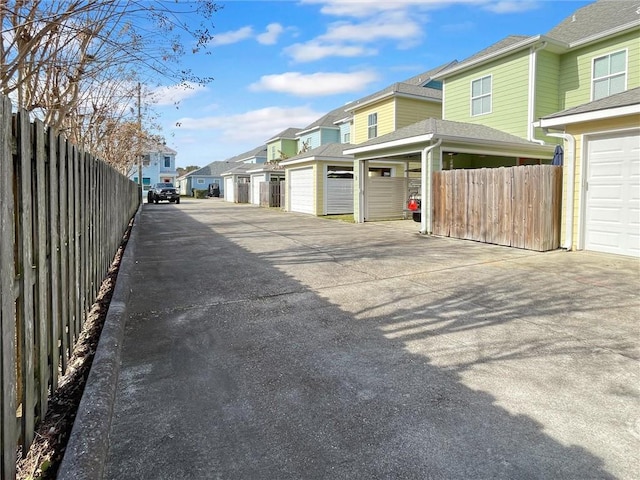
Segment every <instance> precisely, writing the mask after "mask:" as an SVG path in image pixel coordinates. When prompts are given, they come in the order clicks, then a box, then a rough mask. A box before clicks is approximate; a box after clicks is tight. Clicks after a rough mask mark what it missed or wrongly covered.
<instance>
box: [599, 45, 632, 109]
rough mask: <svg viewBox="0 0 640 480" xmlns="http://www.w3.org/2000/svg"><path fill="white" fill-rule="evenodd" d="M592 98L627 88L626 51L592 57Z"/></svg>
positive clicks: (602, 96) (605, 95)
mask: <svg viewBox="0 0 640 480" xmlns="http://www.w3.org/2000/svg"><path fill="white" fill-rule="evenodd" d="M592 82H593V87H592V94H591V97H592V99H593V100H598V99H599V98H604V97H608V96H609V95H613V94H614V93H620V92H624V91H625V89H626V88H627V52H626V50H621V51H619V52H615V53H611V54H609V55H604V56H602V57H598V58H594V59H593V75H592Z"/></svg>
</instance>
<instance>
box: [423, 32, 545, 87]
mask: <svg viewBox="0 0 640 480" xmlns="http://www.w3.org/2000/svg"><path fill="white" fill-rule="evenodd" d="M535 38H537V37H535V36H533V37H531V36H526V35H510V36H508V37H506V38H503V39H502V40H500V41H498V42H496V43H494V44H493V45H490V46H488V47H487V48H485V49H484V50H480V51H479V52H477V53H474V54H473V55H471V56H470V57H467V58H465V59H464V60H462V61H461V62H458V63H456V64H453V65H451V66H450V67H448V68H445V69H444V70H442V71H441V72H440V73H439V74H437V75H436V77H444V76H446V74H447V72H448V71H449V70H453V71H458V70H461V69H464V68H465V67H466V66H468V65H471V64H473V63H474V62H476V61H477V60H480V59H482V58H484V57H487V56H490V55H493V54H495V53H498V52H500V51H502V50H507V49H509V48H511V47H513V46H514V45H517V44H519V43H523V42H525V41H527V40H533V39H535Z"/></svg>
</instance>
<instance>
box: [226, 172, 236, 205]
mask: <svg viewBox="0 0 640 480" xmlns="http://www.w3.org/2000/svg"><path fill="white" fill-rule="evenodd" d="M234 195H235V191H234V188H233V178H231V177H227V178H225V179H224V199H225V200H226V201H227V202H233V201H234V198H233V197H234Z"/></svg>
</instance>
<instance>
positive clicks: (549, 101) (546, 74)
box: [534, 50, 560, 144]
mask: <svg viewBox="0 0 640 480" xmlns="http://www.w3.org/2000/svg"><path fill="white" fill-rule="evenodd" d="M537 55H538V64H537V67H536V93H535V95H536V105H535V110H534V120H539V119H540V118H542V117H544V116H546V115H550V114H552V113H555V112H557V111H559V110H560V92H559V82H560V57H559V56H558V55H556V54H555V53H551V52H547V51H545V50H541V51H539V52H538V54H537ZM534 135H535V138H537V139H539V140H544V141H545V142H547V143H550V144H557V143H559V140H558V139H557V138H553V137H547V136H545V135H544V134H543V133H542V129H541V128H536V129H535V133H534Z"/></svg>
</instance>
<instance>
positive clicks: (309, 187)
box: [289, 167, 315, 214]
mask: <svg viewBox="0 0 640 480" xmlns="http://www.w3.org/2000/svg"><path fill="white" fill-rule="evenodd" d="M289 179H290V181H289V208H290V209H291V211H292V212H300V213H312V214H313V213H315V211H314V201H313V197H314V194H313V192H314V188H313V168H312V167H309V168H301V169H299V170H291V175H290V177H289Z"/></svg>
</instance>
